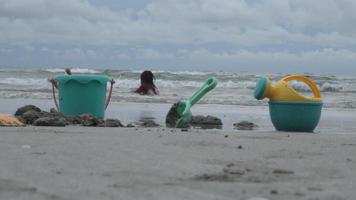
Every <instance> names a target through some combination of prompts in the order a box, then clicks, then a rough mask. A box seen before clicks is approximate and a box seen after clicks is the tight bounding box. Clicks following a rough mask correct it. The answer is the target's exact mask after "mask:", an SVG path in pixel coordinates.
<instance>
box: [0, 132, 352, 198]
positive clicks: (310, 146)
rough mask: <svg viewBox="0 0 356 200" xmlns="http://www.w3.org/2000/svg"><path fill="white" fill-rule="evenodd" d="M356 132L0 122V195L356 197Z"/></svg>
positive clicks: (66, 196)
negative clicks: (6, 125)
mask: <svg viewBox="0 0 356 200" xmlns="http://www.w3.org/2000/svg"><path fill="white" fill-rule="evenodd" d="M355 152H356V135H352V134H340V133H335V134H313V133H283V132H258V133H256V132H251V131H246V132H237V131H235V132H226V131H218V130H189V131H187V132H186V131H181V130H180V129H167V128H157V129H152V128H151V129H138V128H131V129H129V128H84V127H65V128H51V127H41V128H39V127H24V128H0V199H6V200H7V199H24V200H25V199H26V200H27V199H36V200H37V199H39V200H40V199H54V200H57V199H58V200H61V199H83V200H88V199H124V200H125V199H135V200H136V199H152V200H158V199H162V200H167V199H194V200H196V199H204V200H209V199H234V200H236V199H237V200H238V199H241V200H248V199H250V200H258V199H259V200H262V199H264V200H265V199H269V200H272V199H281V200H282V199H283V200H293V199H308V200H343V199H350V200H352V199H356V190H355V189H356V156H355Z"/></svg>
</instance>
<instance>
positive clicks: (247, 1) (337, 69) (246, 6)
mask: <svg viewBox="0 0 356 200" xmlns="http://www.w3.org/2000/svg"><path fill="white" fill-rule="evenodd" d="M0 66H2V67H11V66H14V67H67V66H70V67H94V68H114V69H120V68H124V69H131V68H132V69H144V68H145V69H149V68H152V69H163V70H175V71H179V70H191V71H249V72H281V73H328V74H356V1H355V0H135V1H130V0H0Z"/></svg>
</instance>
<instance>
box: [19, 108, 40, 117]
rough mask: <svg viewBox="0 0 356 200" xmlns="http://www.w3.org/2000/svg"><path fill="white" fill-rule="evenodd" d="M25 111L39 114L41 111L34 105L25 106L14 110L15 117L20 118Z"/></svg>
mask: <svg viewBox="0 0 356 200" xmlns="http://www.w3.org/2000/svg"><path fill="white" fill-rule="evenodd" d="M27 111H36V112H41V109H40V108H38V107H37V106H34V105H25V106H22V107H20V108H18V109H17V110H16V112H15V116H22V115H23V114H24V113H25V112H27Z"/></svg>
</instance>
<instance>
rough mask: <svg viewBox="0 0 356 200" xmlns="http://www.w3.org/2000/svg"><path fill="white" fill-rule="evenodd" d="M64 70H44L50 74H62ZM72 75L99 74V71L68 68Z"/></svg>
mask: <svg viewBox="0 0 356 200" xmlns="http://www.w3.org/2000/svg"><path fill="white" fill-rule="evenodd" d="M64 69H65V68H53V69H45V71H47V72H51V73H61V72H62V73H64ZM70 70H71V72H72V73H78V74H99V73H101V71H99V70H95V69H89V68H70Z"/></svg>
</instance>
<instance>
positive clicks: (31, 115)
mask: <svg viewBox="0 0 356 200" xmlns="http://www.w3.org/2000/svg"><path fill="white" fill-rule="evenodd" d="M40 117H42V114H41V112H38V111H35V110H28V111H26V112H25V113H23V114H22V115H21V118H22V119H24V121H25V123H26V124H32V123H33V122H34V121H35V120H37V119H38V118H40Z"/></svg>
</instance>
